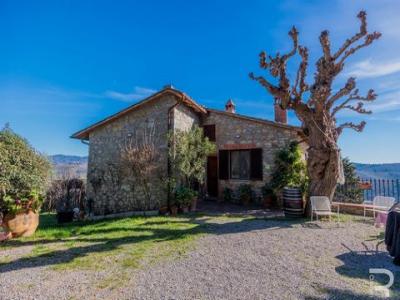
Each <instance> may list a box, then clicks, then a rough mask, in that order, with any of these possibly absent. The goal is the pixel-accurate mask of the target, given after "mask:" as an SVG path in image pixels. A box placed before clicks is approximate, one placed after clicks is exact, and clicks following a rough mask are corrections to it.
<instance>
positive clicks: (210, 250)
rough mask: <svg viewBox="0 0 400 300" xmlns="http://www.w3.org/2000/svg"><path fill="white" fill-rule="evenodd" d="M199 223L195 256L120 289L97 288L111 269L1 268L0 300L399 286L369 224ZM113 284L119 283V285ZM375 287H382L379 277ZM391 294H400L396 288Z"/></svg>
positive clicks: (361, 295) (219, 295)
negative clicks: (374, 273)
mask: <svg viewBox="0 0 400 300" xmlns="http://www.w3.org/2000/svg"><path fill="white" fill-rule="evenodd" d="M196 222H201V223H206V224H207V223H208V224H209V225H208V227H207V228H208V231H209V234H207V235H205V236H203V237H201V238H199V239H198V240H197V241H196V245H195V247H194V249H193V250H192V251H190V252H189V253H188V254H187V255H185V256H184V257H182V258H179V259H173V260H166V261H163V262H161V263H158V264H155V265H151V266H149V267H147V268H146V269H141V270H139V271H135V272H132V273H130V274H128V276H129V278H128V280H127V281H126V283H125V284H123V285H122V286H118V284H115V285H111V287H110V285H107V287H105V288H104V287H103V288H102V287H101V286H99V285H98V284H95V282H96V280H98V279H99V278H103V279H104V278H105V277H107V276H108V274H111V273H110V269H112V263H110V265H109V266H105V267H106V269H107V271H106V270H103V271H96V272H89V271H66V272H57V271H54V270H51V269H49V268H47V267H43V266H40V267H32V268H29V267H25V268H22V269H18V268H12V269H10V270H8V269H7V266H6V267H4V266H3V267H0V298H1V299H95V298H96V299H376V297H373V296H372V295H371V288H370V281H369V272H368V270H369V268H387V269H390V270H392V271H393V272H394V273H395V279H396V282H397V278H400V270H399V268H398V267H395V266H394V265H393V264H392V260H391V258H390V257H389V256H388V255H387V252H386V251H383V250H384V245H381V246H380V250H381V251H380V252H375V246H376V243H377V241H378V240H377V236H378V235H379V233H380V232H381V231H382V230H379V229H376V228H374V227H373V226H372V225H371V224H367V223H363V222H359V221H351V222H346V223H340V225H339V227H338V225H337V224H336V223H334V222H332V223H328V222H318V223H303V222H289V221H285V220H276V219H274V220H270V219H255V220H254V219H253V220H243V219H240V218H215V217H213V216H209V217H207V216H205V217H202V218H198V219H197V220H196ZM27 247H29V246H27ZM18 251H29V249H28V248H27V249H22V248H19V249H18ZM11 264H12V263H11ZM114 271H115V270H114ZM116 271H118V270H116ZM112 274H116V273H115V272H114V273H112ZM114 276H115V275H114ZM121 276H123V275H121ZM124 276H126V274H125V275H124ZM110 281H111V282H116V283H117V282H118V278H112V277H111V278H110ZM375 281H376V282H381V283H384V282H387V280H386V278H384V277H378V278H377V279H376V280H375ZM392 291H399V285H398V284H397V283H396V287H395V288H394V289H392Z"/></svg>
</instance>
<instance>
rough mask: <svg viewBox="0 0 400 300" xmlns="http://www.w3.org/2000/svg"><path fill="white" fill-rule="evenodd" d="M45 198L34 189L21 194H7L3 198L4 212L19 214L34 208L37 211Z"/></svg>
mask: <svg viewBox="0 0 400 300" xmlns="http://www.w3.org/2000/svg"><path fill="white" fill-rule="evenodd" d="M42 202H43V198H42V196H41V195H40V194H39V193H38V192H37V191H32V192H30V193H27V194H22V195H20V196H16V197H15V196H14V197H13V196H10V195H7V196H5V197H4V198H3V203H2V212H3V213H4V214H7V213H9V214H13V215H15V214H18V213H21V212H28V211H29V210H32V211H33V212H35V213H37V212H39V210H40V207H41V205H42Z"/></svg>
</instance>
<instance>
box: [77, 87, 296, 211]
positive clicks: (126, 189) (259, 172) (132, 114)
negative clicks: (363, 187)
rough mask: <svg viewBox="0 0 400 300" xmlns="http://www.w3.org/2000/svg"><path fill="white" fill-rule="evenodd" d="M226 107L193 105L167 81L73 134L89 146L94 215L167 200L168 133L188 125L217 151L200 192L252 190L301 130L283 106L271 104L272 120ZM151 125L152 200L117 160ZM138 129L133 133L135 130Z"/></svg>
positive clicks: (215, 194) (155, 205)
mask: <svg viewBox="0 0 400 300" xmlns="http://www.w3.org/2000/svg"><path fill="white" fill-rule="evenodd" d="M225 107H226V110H225V111H221V110H215V109H209V108H206V107H204V106H201V105H199V104H198V103H196V102H195V101H194V100H192V99H191V98H190V97H189V96H187V95H186V94H185V93H183V92H181V91H179V90H177V89H174V88H172V87H171V86H167V87H165V88H164V89H162V90H161V91H159V92H157V93H155V94H153V95H151V96H149V97H148V98H146V99H144V100H142V101H140V102H138V103H136V104H134V105H131V106H129V107H128V108H126V109H124V110H122V111H120V112H118V113H116V114H114V115H112V116H110V117H108V118H106V119H104V120H102V121H100V122H98V123H95V124H93V125H91V126H89V127H87V128H85V129H83V130H81V131H79V132H77V133H75V134H73V135H72V138H75V139H80V140H82V141H83V142H84V143H87V144H88V145H89V163H88V175H87V182H88V187H87V195H88V199H91V200H92V201H91V202H92V210H93V212H94V214H95V215H105V214H111V213H119V212H127V211H135V210H147V209H156V208H158V207H160V206H162V205H165V204H166V203H167V194H168V193H166V189H165V183H164V182H163V180H162V178H167V176H168V172H169V171H168V169H169V168H168V150H169V145H168V138H167V136H168V133H169V132H175V131H176V130H184V131H185V130H189V129H190V128H192V126H194V125H195V124H197V125H198V126H201V127H203V129H204V134H205V135H206V136H208V138H209V139H210V140H211V141H213V142H215V144H216V148H217V151H216V153H215V154H213V155H211V156H209V157H208V160H207V166H206V168H207V171H206V180H205V182H206V187H205V189H206V191H207V194H208V196H209V197H210V198H222V197H223V191H224V189H225V188H226V187H229V188H232V189H236V188H237V187H238V186H239V185H240V184H243V183H249V184H251V185H252V187H253V189H254V191H255V192H256V193H260V188H261V186H262V185H263V184H265V182H268V180H269V176H270V172H271V168H272V166H273V160H274V153H275V152H276V150H278V149H280V148H282V147H284V146H285V145H287V144H288V143H289V142H290V141H292V140H300V139H301V129H300V128H299V127H296V126H291V125H288V124H287V117H286V116H287V115H286V111H283V110H282V109H281V108H280V107H279V106H277V105H275V121H268V120H263V119H258V118H252V117H248V116H243V115H239V114H236V113H235V105H234V103H233V102H232V100H229V101H228V102H227V103H226V106H225ZM146 128H154V132H155V133H154V135H155V136H156V139H155V140H156V142H155V143H156V148H157V149H158V151H159V157H158V159H157V163H158V168H157V171H156V172H155V174H153V177H152V178H154V180H152V183H151V184H152V187H151V193H152V199H153V200H151V201H149V200H146V199H145V198H144V196H143V191H142V189H141V185H140V182H139V181H138V180H137V179H135V178H132V176H129V175H127V173H126V172H125V171H124V164H123V163H121V147H122V145H124V143H126V140H128V139H139V138H140V136H141V133H143V132H146ZM138 133H139V134H138Z"/></svg>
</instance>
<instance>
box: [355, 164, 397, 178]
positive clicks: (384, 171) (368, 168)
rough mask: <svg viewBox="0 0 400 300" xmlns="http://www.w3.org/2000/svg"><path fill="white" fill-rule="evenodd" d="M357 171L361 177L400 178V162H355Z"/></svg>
mask: <svg viewBox="0 0 400 300" xmlns="http://www.w3.org/2000/svg"><path fill="white" fill-rule="evenodd" d="M354 165H355V167H356V172H357V174H358V176H359V177H361V178H372V179H379V178H381V179H400V163H393V164H359V163H354Z"/></svg>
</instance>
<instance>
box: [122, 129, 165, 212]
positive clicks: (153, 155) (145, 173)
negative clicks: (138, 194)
mask: <svg viewBox="0 0 400 300" xmlns="http://www.w3.org/2000/svg"><path fill="white" fill-rule="evenodd" d="M155 128H156V126H155V124H151V125H149V126H147V127H145V128H144V129H143V131H142V134H139V133H138V132H137V131H135V133H134V134H133V135H132V137H131V138H130V139H128V140H127V141H126V143H125V145H123V147H122V161H123V164H125V166H126V167H127V168H128V170H129V171H130V172H131V174H132V175H133V179H134V180H135V182H137V183H139V184H138V186H137V187H138V188H139V189H141V190H142V191H143V193H144V199H145V201H146V203H143V206H144V207H148V206H150V205H151V204H152V203H153V201H152V200H153V196H154V195H153V193H152V192H151V187H152V184H153V183H154V180H155V179H157V178H158V177H159V176H158V175H159V174H157V171H158V168H159V161H158V160H159V150H158V149H157V136H156V130H155Z"/></svg>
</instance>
